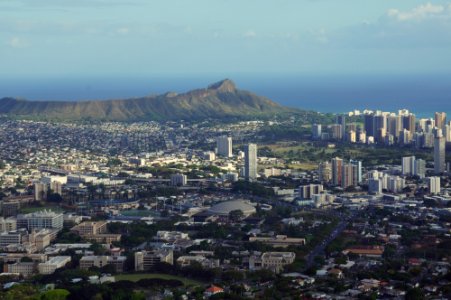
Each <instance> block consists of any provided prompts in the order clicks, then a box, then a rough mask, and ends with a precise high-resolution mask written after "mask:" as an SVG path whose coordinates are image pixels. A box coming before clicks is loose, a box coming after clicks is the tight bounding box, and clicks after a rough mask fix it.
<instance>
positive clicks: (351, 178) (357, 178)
mask: <svg viewBox="0 0 451 300" xmlns="http://www.w3.org/2000/svg"><path fill="white" fill-rule="evenodd" d="M360 182H362V162H361V161H358V160H350V161H349V163H346V164H343V167H342V176H341V186H342V187H343V188H347V187H349V186H357V185H358V184H359V183H360Z"/></svg>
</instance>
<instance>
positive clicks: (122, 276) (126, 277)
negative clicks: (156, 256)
mask: <svg viewBox="0 0 451 300" xmlns="http://www.w3.org/2000/svg"><path fill="white" fill-rule="evenodd" d="M151 278H161V279H166V280H168V279H175V280H180V281H181V282H183V284H184V285H185V286H189V285H193V286H198V285H199V286H200V285H204V284H203V283H202V282H200V281H196V280H192V279H188V278H185V277H179V276H174V275H168V274H158V273H151V274H120V275H116V276H115V279H116V281H119V280H129V281H133V282H136V281H138V280H140V279H151Z"/></svg>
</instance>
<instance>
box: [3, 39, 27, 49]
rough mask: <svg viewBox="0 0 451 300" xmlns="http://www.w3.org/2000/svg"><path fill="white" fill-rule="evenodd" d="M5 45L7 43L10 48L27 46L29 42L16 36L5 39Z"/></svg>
mask: <svg viewBox="0 0 451 300" xmlns="http://www.w3.org/2000/svg"><path fill="white" fill-rule="evenodd" d="M6 45H8V46H9V47H11V48H27V47H29V46H30V44H29V43H28V42H27V41H25V40H24V39H21V38H19V37H16V36H15V37H12V38H10V39H9V40H8V41H6Z"/></svg>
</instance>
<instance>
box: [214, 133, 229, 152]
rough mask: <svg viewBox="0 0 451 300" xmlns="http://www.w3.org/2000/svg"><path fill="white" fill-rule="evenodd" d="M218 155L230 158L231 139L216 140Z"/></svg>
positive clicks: (221, 138) (222, 137)
mask: <svg viewBox="0 0 451 300" xmlns="http://www.w3.org/2000/svg"><path fill="white" fill-rule="evenodd" d="M216 147H217V149H218V155H219V156H222V157H232V138H231V137H228V136H220V137H218V138H217V139H216Z"/></svg>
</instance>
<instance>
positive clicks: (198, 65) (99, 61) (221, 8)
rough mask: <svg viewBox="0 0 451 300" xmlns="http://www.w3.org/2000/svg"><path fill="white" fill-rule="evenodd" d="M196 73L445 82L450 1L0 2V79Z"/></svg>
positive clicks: (450, 53) (450, 49)
mask: <svg viewBox="0 0 451 300" xmlns="http://www.w3.org/2000/svg"><path fill="white" fill-rule="evenodd" d="M203 73H215V74H216V73H217V74H221V75H222V74H224V75H228V74H238V73H259V74H262V73H270V74H291V73H296V74H297V73H302V74H392V73H396V74H403V73H409V74H410V73H417V74H425V73H427V74H429V73H431V74H440V73H451V0H448V1H439V0H436V1H432V0H431V1H422V0H277V1H276V0H272V1H270V0H190V1H187V0H128V1H126V0H39V1H36V0H0V78H19V79H20V78H25V77H27V78H34V77H40V78H42V77H64V76H66V77H71V76H143V75H151V74H203ZM220 77H226V76H220Z"/></svg>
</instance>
